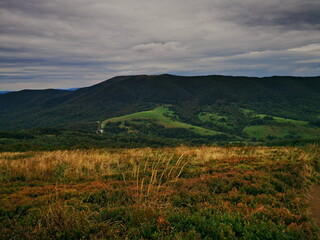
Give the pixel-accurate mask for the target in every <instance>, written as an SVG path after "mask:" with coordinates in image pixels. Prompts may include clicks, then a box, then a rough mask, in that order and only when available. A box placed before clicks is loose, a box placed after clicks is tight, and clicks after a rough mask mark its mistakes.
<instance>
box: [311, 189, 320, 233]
mask: <svg viewBox="0 0 320 240" xmlns="http://www.w3.org/2000/svg"><path fill="white" fill-rule="evenodd" d="M310 211H311V216H312V217H313V219H314V221H315V223H316V224H317V225H318V226H319V227H320V186H319V185H318V186H313V187H312V188H311V189H310Z"/></svg>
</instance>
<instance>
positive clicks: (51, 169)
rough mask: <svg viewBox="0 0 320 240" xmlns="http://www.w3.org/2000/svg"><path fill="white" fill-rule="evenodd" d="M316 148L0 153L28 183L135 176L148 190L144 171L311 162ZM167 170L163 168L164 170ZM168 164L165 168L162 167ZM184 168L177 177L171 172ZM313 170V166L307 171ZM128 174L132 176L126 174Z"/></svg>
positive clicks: (9, 171)
mask: <svg viewBox="0 0 320 240" xmlns="http://www.w3.org/2000/svg"><path fill="white" fill-rule="evenodd" d="M316 154H318V153H317V152H316V151H312V148H310V151H305V150H301V149H300V148H287V147H272V148H270V147H232V148H223V147H200V148H196V147H194V148H190V147H177V148H164V149H156V150H154V149H150V148H143V149H126V150H112V151H108V150H73V151H54V152H26V153H0V169H1V171H2V172H3V174H2V181H3V182H6V181H7V182H9V181H10V180H16V179H22V180H25V181H32V180H41V181H58V180H64V181H78V180H92V179H99V178H106V177H108V176H114V175H121V176H123V177H124V180H128V179H126V178H129V179H136V180H137V185H139V186H140V187H141V188H143V184H144V181H146V180H145V179H144V177H143V176H144V175H146V173H147V172H148V173H151V178H150V181H149V183H151V184H152V185H157V184H159V182H160V181H162V179H163V178H168V177H171V178H172V179H175V178H177V177H179V175H180V174H181V172H182V170H183V168H184V166H185V164H201V163H206V162H209V161H223V160H226V159H232V158H239V157H250V158H255V159H261V162H260V163H259V164H264V163H266V164H270V162H269V160H274V161H276V162H277V161H283V160H293V161H307V160H309V159H314V158H315V157H317V155H316ZM160 167H161V168H162V169H159V168H160ZM163 168H164V169H163ZM176 169H180V170H181V172H180V173H179V171H180V170H179V171H178V173H176V174H178V175H176V176H171V174H172V172H175V171H174V170H176ZM306 171H308V170H306ZM127 175H128V176H127Z"/></svg>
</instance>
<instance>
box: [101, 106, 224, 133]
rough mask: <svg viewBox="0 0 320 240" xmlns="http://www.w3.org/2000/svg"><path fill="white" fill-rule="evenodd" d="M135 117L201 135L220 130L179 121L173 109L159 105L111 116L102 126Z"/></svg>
mask: <svg viewBox="0 0 320 240" xmlns="http://www.w3.org/2000/svg"><path fill="white" fill-rule="evenodd" d="M134 119H150V120H156V121H157V123H158V124H161V125H163V126H165V127H168V128H185V129H189V130H191V131H193V132H194V133H197V134H200V135H217V134H219V132H216V131H213V130H209V129H205V128H202V127H198V126H194V125H191V124H188V123H184V122H181V121H179V117H178V116H177V115H176V114H175V113H174V112H173V111H171V110H170V109H169V108H168V107H165V106H162V107H157V108H155V109H153V110H150V111H143V112H137V113H133V114H129V115H125V116H121V117H116V118H110V119H107V120H105V121H103V122H102V126H105V125H106V123H108V122H122V121H130V120H134Z"/></svg>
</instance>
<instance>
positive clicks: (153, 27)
mask: <svg viewBox="0 0 320 240" xmlns="http://www.w3.org/2000/svg"><path fill="white" fill-rule="evenodd" d="M0 28H1V34H0V63H1V64H0V68H1V69H0V90H19V89H24V88H70V87H82V86H88V85H91V84H94V83H97V82H100V81H103V80H105V79H108V78H111V77H113V76H116V75H131V74H160V73H172V74H181V75H199V74H201V75H203V74H225V75H248V76H270V75H299V76H313V75H320V1H319V0H304V1H301V0H269V1H264V2H262V1H259V0H242V1H234V0H198V1H191V0H162V1H155V0H139V1H138V0H120V1H119V0H108V1H105V0H90V1H89V0H28V1H19V0H0Z"/></svg>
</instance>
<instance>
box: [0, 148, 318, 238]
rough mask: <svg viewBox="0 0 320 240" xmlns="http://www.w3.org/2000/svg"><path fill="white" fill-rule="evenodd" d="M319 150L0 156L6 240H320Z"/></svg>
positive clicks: (0, 214) (175, 150) (0, 212)
mask: <svg viewBox="0 0 320 240" xmlns="http://www.w3.org/2000/svg"><path fill="white" fill-rule="evenodd" d="M319 159H320V150H319V147H318V146H308V147H303V148H280V147H273V148H270V147H242V148H239V147H230V148H219V147H201V148H187V147H178V148H161V149H150V148H144V149H130V150H128V149H120V150H107V149H105V150H85V151H82V150H81V151H80V150H75V151H55V152H24V153H0V174H1V175H0V176H1V185H0V195H1V198H0V221H1V222H0V226H1V231H0V239H319V237H320V235H319V228H317V227H316V225H315V224H314V221H313V220H312V219H311V217H310V212H309V210H308V209H309V208H308V191H309V188H310V187H311V186H312V185H315V184H317V183H319V173H320V162H319V161H320V160H319Z"/></svg>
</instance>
